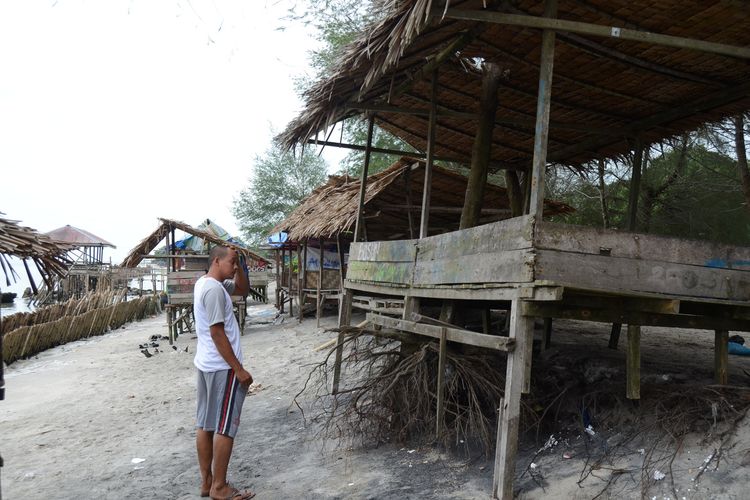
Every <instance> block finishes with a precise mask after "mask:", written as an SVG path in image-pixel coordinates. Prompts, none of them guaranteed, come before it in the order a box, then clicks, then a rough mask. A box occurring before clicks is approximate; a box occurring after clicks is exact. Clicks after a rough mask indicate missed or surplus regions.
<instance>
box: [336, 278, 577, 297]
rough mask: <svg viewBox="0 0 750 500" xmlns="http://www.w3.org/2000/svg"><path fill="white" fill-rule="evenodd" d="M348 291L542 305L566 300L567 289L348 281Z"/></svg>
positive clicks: (528, 286) (525, 285)
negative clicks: (529, 302)
mask: <svg viewBox="0 0 750 500" xmlns="http://www.w3.org/2000/svg"><path fill="white" fill-rule="evenodd" d="M346 287H347V288H349V289H352V290H359V291H362V292H368V293H378V294H383V295H393V296H402V297H403V296H405V295H407V296H409V297H423V298H430V299H456V300H492V301H508V300H513V299H516V298H525V299H530V300H538V301H549V300H551V301H558V300H560V299H561V298H562V295H563V291H562V290H563V288H562V287H558V286H547V285H544V286H535V285H534V284H533V283H529V284H521V285H518V284H488V283H481V284H475V285H456V286H437V285H435V286H425V287H411V288H409V287H408V286H407V285H404V284H398V283H390V284H388V283H372V282H362V281H354V280H347V281H346Z"/></svg>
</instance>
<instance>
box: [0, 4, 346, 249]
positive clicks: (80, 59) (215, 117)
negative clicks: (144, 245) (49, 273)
mask: <svg viewBox="0 0 750 500" xmlns="http://www.w3.org/2000/svg"><path fill="white" fill-rule="evenodd" d="M292 3H293V0H252V1H243V0H189V1H188V0H176V1H175V0H172V1H156V0H106V1H103V0H89V1H85V0H57V1H55V0H2V1H0V75H2V76H0V172H2V177H1V180H0V185H2V191H1V194H0V212H5V214H6V215H7V217H9V218H11V219H16V220H19V219H20V220H21V221H22V224H23V225H26V226H30V227H33V228H35V229H38V230H39V231H42V232H44V231H49V230H52V229H55V228H57V227H60V226H63V225H65V224H71V225H73V226H77V227H80V228H83V229H86V230H89V231H91V232H92V233H94V234H96V235H98V236H101V237H102V238H104V239H106V240H108V241H111V242H112V243H114V244H115V245H117V249H116V250H114V251H109V252H108V253H106V254H105V258H106V257H110V256H111V257H112V261H113V262H115V263H119V261H120V260H121V259H122V257H124V256H125V255H126V254H127V252H128V251H129V250H130V249H131V248H132V247H133V246H135V245H136V244H137V243H138V242H139V241H140V240H141V239H142V238H144V237H145V236H146V235H147V234H148V233H150V232H151V231H152V230H154V229H155V228H156V226H157V217H169V218H175V219H179V220H182V221H184V222H187V223H188V224H198V223H199V222H200V221H201V220H203V219H205V218H210V219H212V220H215V221H216V222H218V223H219V224H220V225H222V226H224V227H225V229H227V230H228V231H229V232H231V233H235V234H236V232H237V229H236V224H235V221H234V218H233V217H232V215H231V211H230V207H231V204H232V199H233V198H234V197H236V196H237V195H238V194H239V191H240V190H241V189H242V188H243V187H245V186H246V185H247V184H248V181H249V177H250V175H251V165H252V160H253V158H254V157H255V156H256V155H259V154H262V153H263V151H265V150H266V149H267V148H268V147H269V145H270V141H271V137H272V136H273V135H274V132H276V133H278V132H280V131H281V130H282V129H283V128H284V127H285V126H286V124H287V123H288V122H289V121H290V120H291V119H292V118H293V117H294V116H295V114H296V113H297V112H298V111H299V110H300V108H301V102H300V101H299V99H298V97H297V96H296V93H295V89H294V82H293V78H294V77H297V76H300V75H302V74H304V73H306V72H308V71H309V69H308V66H307V51H308V50H310V49H312V48H314V47H315V46H316V42H315V40H314V38H313V37H312V33H311V32H310V31H309V30H306V29H305V28H304V27H302V26H301V25H299V24H296V25H295V24H294V23H291V22H289V21H284V20H282V17H283V16H284V15H285V14H286V12H287V9H288V8H289V7H290V5H291V4H292ZM339 157H340V156H339ZM329 161H335V158H329ZM330 168H331V170H335V168H334V167H330Z"/></svg>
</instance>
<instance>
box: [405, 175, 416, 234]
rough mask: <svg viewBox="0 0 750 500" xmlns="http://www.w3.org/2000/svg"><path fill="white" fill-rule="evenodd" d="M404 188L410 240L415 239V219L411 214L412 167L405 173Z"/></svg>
mask: <svg viewBox="0 0 750 500" xmlns="http://www.w3.org/2000/svg"><path fill="white" fill-rule="evenodd" d="M404 188H405V189H406V206H408V207H409V209H408V210H407V211H406V216H407V217H408V218H409V239H412V240H413V239H414V217H413V216H412V213H411V167H408V168H407V169H406V171H405V172H404Z"/></svg>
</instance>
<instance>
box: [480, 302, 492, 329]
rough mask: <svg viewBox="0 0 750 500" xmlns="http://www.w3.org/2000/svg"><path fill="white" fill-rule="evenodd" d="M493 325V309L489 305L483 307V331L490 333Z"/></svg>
mask: <svg viewBox="0 0 750 500" xmlns="http://www.w3.org/2000/svg"><path fill="white" fill-rule="evenodd" d="M491 326H492V311H490V308H489V307H485V308H484V309H482V333H484V334H486V335H489V334H490V329H491Z"/></svg>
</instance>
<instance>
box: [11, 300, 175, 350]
mask: <svg viewBox="0 0 750 500" xmlns="http://www.w3.org/2000/svg"><path fill="white" fill-rule="evenodd" d="M160 307H161V306H160V302H159V298H158V297H157V296H147V297H140V298H137V299H135V300H130V301H125V291H124V290H123V291H119V292H117V291H104V292H97V293H92V294H89V295H86V296H85V297H83V298H81V299H78V300H69V301H67V302H64V303H62V304H55V305H52V306H47V307H43V308H41V309H39V310H37V311H34V312H32V313H18V314H14V315H12V316H9V317H7V318H3V320H2V335H3V361H5V362H6V363H8V364H10V363H12V362H13V361H16V360H17V359H22V358H25V357H29V356H33V355H34V354H37V353H39V352H41V351H44V350H45V349H49V348H50V347H54V346H57V345H61V344H65V343H68V342H72V341H74V340H79V339H82V338H87V337H90V336H92V335H101V334H103V333H106V332H107V331H110V330H114V329H116V328H119V327H120V326H122V325H124V324H125V323H129V322H131V321H135V320H139V319H142V318H144V317H146V316H148V315H152V314H155V313H157V312H159V311H160ZM8 325H10V326H8Z"/></svg>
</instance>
